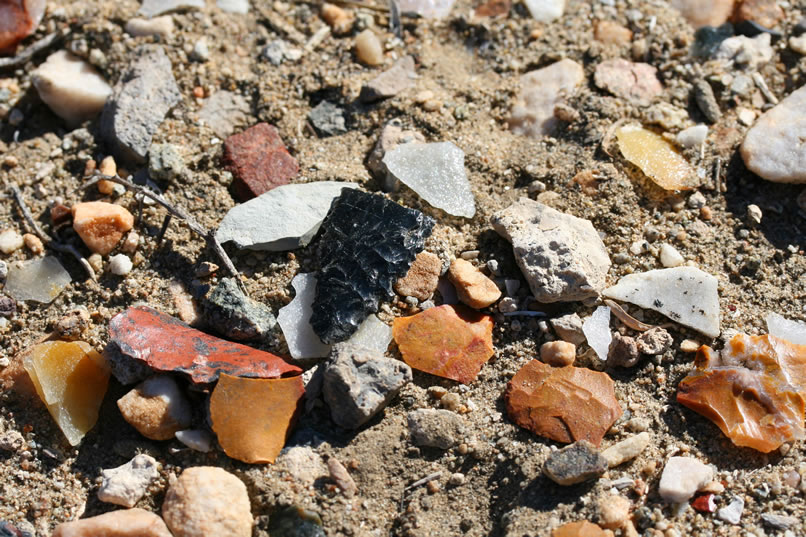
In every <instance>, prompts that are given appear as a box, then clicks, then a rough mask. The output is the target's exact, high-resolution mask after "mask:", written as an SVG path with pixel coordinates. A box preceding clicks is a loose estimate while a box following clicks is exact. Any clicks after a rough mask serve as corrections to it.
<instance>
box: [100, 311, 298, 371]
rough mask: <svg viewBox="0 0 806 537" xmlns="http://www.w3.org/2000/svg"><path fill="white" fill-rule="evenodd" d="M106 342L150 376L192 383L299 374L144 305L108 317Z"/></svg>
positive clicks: (268, 355) (280, 362) (264, 354)
mask: <svg viewBox="0 0 806 537" xmlns="http://www.w3.org/2000/svg"><path fill="white" fill-rule="evenodd" d="M109 338H110V342H111V343H113V344H115V345H116V346H117V347H118V348H119V349H120V352H121V353H122V354H123V355H124V356H126V357H129V358H131V359H134V360H135V361H137V362H141V363H143V364H145V365H147V366H148V367H149V368H151V369H152V370H154V371H163V372H168V371H173V372H178V373H185V374H187V375H189V376H190V379H191V380H192V381H193V382H194V383H197V384H200V383H201V384H205V383H211V382H215V381H216V380H218V376H219V374H220V373H227V374H229V375H233V376H239V377H248V378H278V377H292V376H296V375H299V374H301V373H302V370H301V369H300V368H299V367H297V366H295V365H291V364H289V363H288V362H286V361H285V360H283V359H282V358H280V357H279V356H275V355H273V354H271V353H268V352H263V351H259V350H257V349H253V348H252V347H247V346H246V345H240V344H238V343H232V342H230V341H226V340H223V339H218V338H217V337H213V336H210V335H208V334H205V333H204V332H200V331H199V330H195V329H193V328H190V327H189V326H188V325H186V324H185V323H183V322H181V321H179V320H178V319H175V318H173V317H171V316H169V315H165V314H164V313H160V312H158V311H156V310H154V309H151V308H149V307H146V306H138V307H134V308H129V309H127V310H126V311H124V312H123V313H120V314H118V315H116V316H115V317H113V318H112V320H111V321H109ZM113 369H114V367H113Z"/></svg>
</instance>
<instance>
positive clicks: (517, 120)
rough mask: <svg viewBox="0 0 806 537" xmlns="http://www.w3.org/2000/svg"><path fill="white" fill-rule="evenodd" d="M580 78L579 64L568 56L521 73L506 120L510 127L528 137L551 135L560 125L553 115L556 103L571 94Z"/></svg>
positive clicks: (581, 76) (580, 68)
mask: <svg viewBox="0 0 806 537" xmlns="http://www.w3.org/2000/svg"><path fill="white" fill-rule="evenodd" d="M584 80H585V71H584V70H583V68H582V66H581V65H580V64H578V63H576V62H575V61H573V60H569V59H563V60H560V61H558V62H556V63H553V64H551V65H549V66H548V67H543V68H542V69H538V70H536V71H530V72H528V73H526V74H524V75H522V76H521V79H520V87H521V90H520V93H519V94H518V96H517V98H516V100H515V104H514V106H513V107H512V113H511V116H510V119H509V127H510V129H511V130H512V131H513V132H514V133H515V134H520V135H525V136H530V137H532V138H540V137H542V136H544V135H548V134H552V133H553V132H554V131H555V130H556V128H557V127H558V126H559V124H560V122H559V120H558V119H557V118H556V117H555V108H556V106H557V105H558V104H560V103H562V102H563V100H564V99H565V98H568V97H571V96H573V94H574V93H576V90H577V88H578V87H579V86H580V85H581V84H582V82H583V81H584Z"/></svg>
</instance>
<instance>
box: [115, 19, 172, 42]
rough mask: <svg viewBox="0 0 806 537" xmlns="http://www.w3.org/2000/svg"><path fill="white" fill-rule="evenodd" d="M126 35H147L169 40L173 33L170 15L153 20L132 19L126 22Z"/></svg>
mask: <svg viewBox="0 0 806 537" xmlns="http://www.w3.org/2000/svg"><path fill="white" fill-rule="evenodd" d="M125 29H126V33H127V34H129V35H130V36H132V37H143V36H147V35H153V36H159V37H162V38H166V39H167V38H169V37H171V35H173V32H174V19H173V17H171V16H170V15H164V16H162V17H155V18H153V19H150V20H149V19H139V18H133V19H129V20H128V21H126V27H125Z"/></svg>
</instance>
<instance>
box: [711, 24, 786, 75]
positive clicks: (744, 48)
mask: <svg viewBox="0 0 806 537" xmlns="http://www.w3.org/2000/svg"><path fill="white" fill-rule="evenodd" d="M771 39H772V37H771V36H770V34H768V33H762V34H760V35H757V36H756V37H746V36H743V35H737V36H735V37H729V38H727V39H725V40H724V41H722V43H720V44H719V48H718V49H717V50H716V52H715V53H714V54H713V57H714V58H715V59H718V60H723V61H724V62H727V63H729V65H730V66H733V65H735V66H736V67H739V68H745V69H748V70H751V71H752V70H756V69H758V68H759V67H760V66H762V65H765V64H766V63H768V62H769V61H770V60H772V57H773V56H774V55H775V50H774V49H773V48H772V45H771V44H770V41H771Z"/></svg>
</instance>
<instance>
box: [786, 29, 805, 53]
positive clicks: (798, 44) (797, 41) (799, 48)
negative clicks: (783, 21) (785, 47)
mask: <svg viewBox="0 0 806 537" xmlns="http://www.w3.org/2000/svg"><path fill="white" fill-rule="evenodd" d="M789 48H791V49H792V50H794V51H795V52H797V53H798V54H800V55H801V56H806V34H804V35H799V36H792V37H790V38H789Z"/></svg>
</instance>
